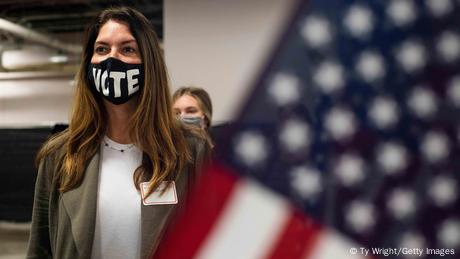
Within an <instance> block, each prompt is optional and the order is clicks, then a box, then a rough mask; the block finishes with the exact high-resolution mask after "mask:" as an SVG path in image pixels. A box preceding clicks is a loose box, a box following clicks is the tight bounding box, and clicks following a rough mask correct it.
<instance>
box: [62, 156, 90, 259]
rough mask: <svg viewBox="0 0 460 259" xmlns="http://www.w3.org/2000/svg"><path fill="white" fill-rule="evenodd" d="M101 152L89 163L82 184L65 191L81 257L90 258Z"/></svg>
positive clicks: (74, 237) (66, 203) (65, 206)
mask: <svg viewBox="0 0 460 259" xmlns="http://www.w3.org/2000/svg"><path fill="white" fill-rule="evenodd" d="M98 178H99V153H96V155H94V157H93V158H92V159H91V161H90V163H89V164H88V166H87V168H86V171H85V175H84V178H83V181H82V183H81V185H80V186H78V187H77V188H75V189H72V190H70V191H68V192H65V193H64V194H63V195H62V202H63V205H64V208H65V210H66V212H67V215H68V216H69V218H70V221H71V223H72V235H73V239H74V242H75V246H76V248H77V250H78V253H79V256H80V258H89V257H90V256H91V249H92V245H93V238H94V229H95V222H96V210H97V190H98Z"/></svg>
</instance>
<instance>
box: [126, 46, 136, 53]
mask: <svg viewBox="0 0 460 259" xmlns="http://www.w3.org/2000/svg"><path fill="white" fill-rule="evenodd" d="M123 52H125V53H134V52H136V49H134V48H131V47H124V48H123Z"/></svg>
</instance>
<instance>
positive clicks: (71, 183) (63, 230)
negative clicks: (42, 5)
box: [27, 7, 209, 259]
mask: <svg viewBox="0 0 460 259" xmlns="http://www.w3.org/2000/svg"><path fill="white" fill-rule="evenodd" d="M76 81H77V88H76V94H75V99H74V107H73V113H72V115H71V118H70V122H69V128H68V129H67V130H65V131H64V132H62V133H60V134H58V135H57V136H54V137H53V138H52V139H50V140H49V141H48V142H47V143H46V144H45V145H44V146H43V147H42V149H41V150H40V152H39V154H38V156H37V161H38V162H39V170H38V176H37V182H36V187H35V199H34V209H33V215H32V227H31V235H30V240H29V246H28V254H27V257H28V258H111V259H113V258H147V257H150V256H151V255H152V254H153V253H154V251H155V250H156V247H157V244H158V242H159V240H160V238H161V236H162V234H163V233H164V232H165V229H166V226H167V225H168V222H169V220H170V218H171V215H172V214H173V212H174V211H175V210H176V208H177V207H178V206H179V205H181V204H183V202H184V200H185V195H186V193H187V190H188V189H189V187H190V186H189V185H190V183H192V182H193V181H194V179H195V178H196V177H197V173H198V172H199V170H200V166H201V164H202V163H203V162H204V160H205V158H206V152H207V151H206V150H207V147H208V146H209V145H208V144H207V143H206V137H205V136H201V135H200V134H194V133H191V132H189V131H187V130H185V129H184V128H183V127H182V126H181V123H179V122H178V120H177V119H176V118H175V116H174V115H173V112H172V109H171V107H172V105H171V101H170V100H171V99H170V98H171V97H170V92H169V84H168V78H167V71H166V66H165V63H164V59H163V54H162V51H161V48H160V46H159V42H158V38H157V35H156V34H155V32H154V30H153V27H152V26H151V24H150V23H149V21H148V20H147V19H146V18H145V17H144V16H143V15H142V14H141V13H139V12H138V11H136V10H134V9H132V8H127V7H119V8H110V9H107V10H105V11H103V12H101V13H100V14H99V15H98V16H97V18H96V19H95V21H94V22H93V23H92V24H90V26H89V27H88V29H87V31H86V35H85V38H84V43H83V54H82V61H81V64H80V68H79V72H78V75H77V78H76ZM195 133H196V132H195ZM152 197H153V198H154V199H152ZM171 197H172V198H171Z"/></svg>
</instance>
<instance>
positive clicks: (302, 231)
mask: <svg viewBox="0 0 460 259" xmlns="http://www.w3.org/2000/svg"><path fill="white" fill-rule="evenodd" d="M320 230H321V228H320V227H319V226H318V225H316V224H315V223H313V221H312V220H311V219H310V218H308V217H305V216H304V215H303V214H302V213H301V212H299V211H297V210H296V211H295V212H293V213H292V214H291V217H290V219H289V220H288V222H287V224H286V226H285V228H284V230H283V232H282V233H280V235H279V236H278V241H277V242H276V243H275V244H274V246H273V250H272V251H271V253H269V257H268V258H267V259H296V258H307V257H306V256H307V255H308V254H309V252H310V251H311V250H312V248H313V247H314V246H315V244H316V241H317V240H318V237H319V234H320Z"/></svg>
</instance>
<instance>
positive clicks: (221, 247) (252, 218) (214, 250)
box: [196, 179, 290, 259]
mask: <svg viewBox="0 0 460 259" xmlns="http://www.w3.org/2000/svg"><path fill="white" fill-rule="evenodd" d="M289 216H290V209H289V207H288V206H287V203H286V202H285V201H284V200H283V199H282V198H281V197H279V196H277V195H275V194H274V193H272V192H270V191H268V190H266V189H265V188H264V187H262V186H260V185H259V184H257V183H255V182H254V181H250V180H244V179H240V180H239V181H238V183H237V184H236V186H235V189H234V190H233V192H232V194H231V197H229V199H228V201H227V204H226V207H225V209H224V210H223V211H222V215H221V216H220V217H219V219H218V221H217V222H216V223H215V225H214V228H213V229H212V230H211V232H210V233H209V235H208V237H207V239H206V240H205V242H204V245H203V246H202V247H201V249H200V250H199V251H198V253H197V256H196V258H199V259H226V258H228V259H235V258H245V259H258V258H263V257H265V256H267V253H269V252H270V251H271V249H272V248H273V245H274V242H275V241H277V237H278V235H279V234H280V233H281V231H282V230H283V227H284V226H286V224H287V222H288V219H289Z"/></svg>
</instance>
